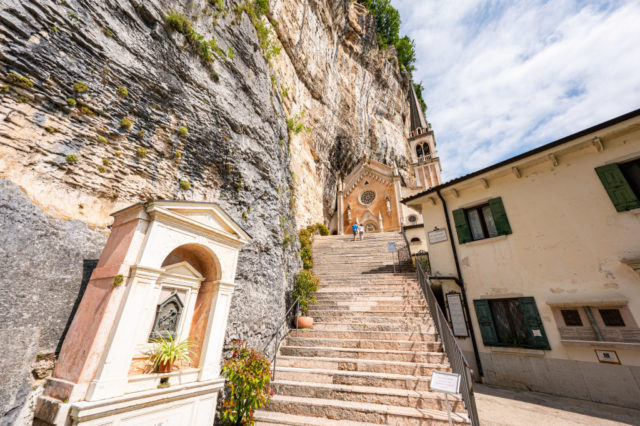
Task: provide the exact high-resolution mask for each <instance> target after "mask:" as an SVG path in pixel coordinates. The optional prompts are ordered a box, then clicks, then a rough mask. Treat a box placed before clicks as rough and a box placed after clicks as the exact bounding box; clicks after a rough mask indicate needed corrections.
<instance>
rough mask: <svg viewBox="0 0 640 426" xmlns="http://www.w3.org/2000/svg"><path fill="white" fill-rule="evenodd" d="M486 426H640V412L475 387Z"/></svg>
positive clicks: (588, 402) (483, 423) (523, 392)
mask: <svg viewBox="0 0 640 426" xmlns="http://www.w3.org/2000/svg"><path fill="white" fill-rule="evenodd" d="M475 394H476V404H477V405H478V416H479V417H480V423H481V424H482V425H483V426H485V425H537V426H543V425H544V426H547V425H562V426H564V425H567V426H568V425H572V426H573V425H607V426H608V425H625V424H627V425H640V410H633V409H630V408H621V407H616V406H613V405H607V404H598V403H595V402H590V401H584V400H581V399H572V398H563V397H559V396H555V395H547V394H544V393H538V392H528V391H521V390H515V389H505V388H498V387H493V386H487V385H479V384H476V385H475Z"/></svg>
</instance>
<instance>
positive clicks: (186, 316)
mask: <svg viewBox="0 0 640 426" xmlns="http://www.w3.org/2000/svg"><path fill="white" fill-rule="evenodd" d="M113 216H114V223H113V226H112V231H111V235H110V237H109V240H108V241H107V244H106V246H105V248H104V250H103V252H102V255H101V257H100V261H99V262H98V266H97V267H96V269H95V270H94V271H93V273H92V275H91V279H90V281H89V284H88V285H87V289H86V291H85V293H84V295H83V298H82V301H81V302H80V306H79V308H78V311H77V313H76V315H75V316H74V318H73V322H72V324H71V327H70V329H69V332H68V334H67V337H66V338H65V341H64V343H63V345H62V350H61V352H60V357H59V360H58V363H57V364H56V368H55V371H54V373H53V376H52V377H51V378H50V379H49V380H48V381H47V383H46V385H45V389H44V394H43V396H41V397H40V398H39V399H38V402H37V407H36V417H38V418H39V419H42V420H44V421H46V422H49V423H52V424H70V425H75V424H83V425H85V424H86V425H94V424H95V425H98V424H99V425H112V424H113V425H115V424H125V423H126V424H156V423H158V422H160V423H162V424H163V425H166V426H169V425H182V424H189V425H207V426H210V425H211V424H213V418H214V414H215V407H216V399H217V393H218V391H219V390H220V389H221V388H222V387H223V385H224V378H223V377H221V376H220V367H221V365H220V362H221V357H222V345H223V341H224V336H225V332H226V323H227V318H228V315H229V309H230V306H231V298H232V295H233V289H234V287H235V284H234V277H235V270H236V266H237V259H238V253H239V251H240V248H241V247H242V246H243V245H244V244H246V243H247V242H249V241H250V237H249V235H248V234H246V232H245V231H244V230H243V229H242V228H241V227H240V226H239V225H238V224H237V223H236V222H234V221H233V220H232V219H231V218H230V217H229V216H228V215H227V214H226V213H225V212H224V211H223V210H222V209H220V208H219V207H218V206H217V205H215V204H213V203H196V202H178V201H152V202H149V203H145V204H136V205H134V206H131V207H129V208H127V209H124V210H121V211H119V212H116V213H114V214H113ZM116 275H122V276H124V282H123V283H122V284H119V285H114V282H115V281H114V277H116ZM161 338H171V339H173V340H175V341H185V340H188V341H189V342H192V348H191V356H190V360H187V361H184V362H181V363H177V364H176V365H175V366H174V368H173V370H170V371H169V372H168V373H154V370H153V369H150V368H149V366H150V365H151V364H152V362H151V359H150V355H149V354H150V350H151V349H152V348H153V347H154V345H155V343H154V341H155V340H156V339H161Z"/></svg>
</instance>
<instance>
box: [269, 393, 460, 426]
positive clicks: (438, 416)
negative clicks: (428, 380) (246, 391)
mask: <svg viewBox="0 0 640 426" xmlns="http://www.w3.org/2000/svg"><path fill="white" fill-rule="evenodd" d="M265 410H268V411H276V412H279V413H283V414H289V415H290V414H294V415H304V416H315V417H324V418H327V419H333V420H334V421H335V420H351V421H359V422H369V423H376V424H388V425H400V424H402V425H427V424H428V425H440V424H441V425H447V424H448V418H447V413H444V412H442V411H437V410H429V409H426V408H421V409H419V408H412V407H398V406H394V405H382V404H371V403H366V402H353V401H340V400H331V399H322V398H304V397H297V396H289V395H275V396H273V397H272V398H271V401H269V403H268V404H267V406H266V407H265ZM452 417H453V421H454V422H455V423H456V424H464V423H468V420H467V418H466V416H464V415H462V414H460V413H452Z"/></svg>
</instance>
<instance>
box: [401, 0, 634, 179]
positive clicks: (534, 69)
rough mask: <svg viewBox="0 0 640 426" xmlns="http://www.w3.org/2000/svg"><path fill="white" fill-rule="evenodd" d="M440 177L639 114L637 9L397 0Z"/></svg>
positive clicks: (561, 0)
mask: <svg viewBox="0 0 640 426" xmlns="http://www.w3.org/2000/svg"><path fill="white" fill-rule="evenodd" d="M392 3H393V4H394V6H395V7H397V8H398V9H399V10H400V14H401V16H402V19H403V26H402V32H403V33H405V34H409V35H410V36H411V37H412V38H413V39H414V40H415V41H416V51H417V52H416V53H417V57H418V61H417V64H416V67H417V70H416V71H415V72H414V80H415V81H422V82H423V85H424V87H425V92H424V96H425V100H426V102H427V105H428V106H429V109H428V110H427V118H428V120H429V121H430V122H431V123H432V124H433V128H434V130H435V133H436V138H437V141H438V153H439V154H440V158H441V161H442V167H443V174H444V177H445V179H451V178H454V177H456V176H460V175H463V174H465V173H468V172H471V171H474V170H477V169H479V168H482V167H485V166H488V165H490V164H492V163H495V162H497V161H500V160H503V159H505V158H508V157H510V156H512V155H516V154H518V153H521V152H524V151H526V150H528V149H531V148H534V147H536V146H539V145H542V144H544V143H547V142H551V141H553V140H555V139H558V138H561V137H563V136H567V135H569V134H571V133H574V132H577V131H580V130H582V129H584V128H587V127H589V126H592V125H595V124H598V123H600V122H603V121H606V120H608V119H611V118H614V117H616V116H618V115H621V114H624V113H626V112H629V111H631V110H634V109H636V108H639V107H640V25H639V24H638V22H640V3H639V2H637V1H614V2H612V3H610V4H608V3H606V2H597V1H579V0H554V1H539V0H536V1H533V0H517V1H497V0H493V1H492V0H484V1H481V0H465V1H462V0H460V1H455V2H454V1H450V0H414V1H412V0H393V1H392Z"/></svg>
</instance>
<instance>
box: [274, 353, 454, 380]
mask: <svg viewBox="0 0 640 426" xmlns="http://www.w3.org/2000/svg"><path fill="white" fill-rule="evenodd" d="M277 365H279V366H282V367H298V368H311V369H316V368H318V369H323V370H347V371H368V372H371V373H391V374H406V375H416V376H431V374H432V373H433V371H434V370H438V371H451V369H450V368H449V366H448V364H446V363H443V364H439V363H435V364H430V363H427V362H402V361H386V360H367V359H351V358H324V357H314V358H308V357H297V356H285V355H280V356H279V357H278V358H277Z"/></svg>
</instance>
